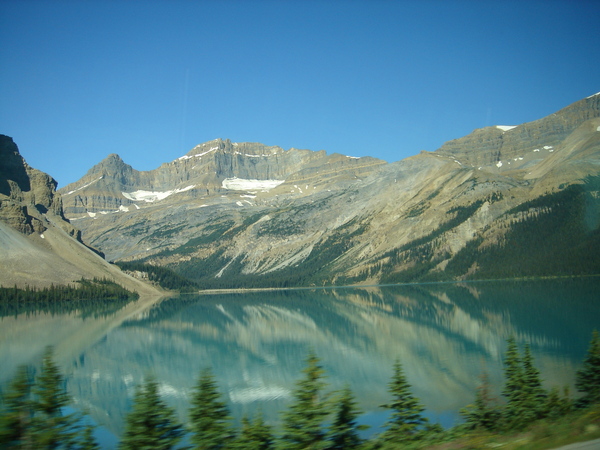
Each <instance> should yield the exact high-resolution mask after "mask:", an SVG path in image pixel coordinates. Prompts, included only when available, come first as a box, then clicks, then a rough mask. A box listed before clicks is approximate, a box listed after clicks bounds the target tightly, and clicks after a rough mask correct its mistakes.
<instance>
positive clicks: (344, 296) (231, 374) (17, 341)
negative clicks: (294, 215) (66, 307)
mask: <svg viewBox="0 0 600 450" xmlns="http://www.w3.org/2000/svg"><path fill="white" fill-rule="evenodd" d="M599 287H600V280H598V279H595V278H591V279H578V280H561V281H528V282H524V281H523V282H478V283H468V284H429V285H410V286H380V287H364V288H336V289H301V290H289V291H262V292H249V293H240V294H214V295H201V296H188V295H186V296H181V297H178V298H172V299H164V300H162V301H160V302H159V303H155V304H153V305H151V306H149V307H146V308H143V307H138V309H137V310H136V309H135V308H133V307H131V306H129V308H130V309H129V310H127V307H126V308H124V309H123V310H122V311H119V312H117V313H115V314H114V315H113V316H111V317H98V318H91V317H86V318H81V317H78V315H77V313H70V314H68V315H64V316H60V315H51V314H37V315H35V314H34V315H27V316H25V315H23V316H19V317H16V318H15V317H5V318H2V319H0V363H2V367H3V368H4V370H3V373H2V380H1V381H2V382H6V380H7V379H9V378H10V377H11V376H12V375H13V374H14V371H15V369H16V366H17V365H18V364H21V363H23V362H29V361H24V359H29V360H31V361H34V360H35V358H34V357H37V355H39V354H40V353H41V352H42V350H43V348H44V346H45V345H47V344H49V343H50V344H53V345H55V346H56V348H57V350H58V351H57V356H58V358H59V363H60V364H61V367H62V368H63V372H65V373H66V375H67V384H68V385H67V388H68V391H69V394H70V395H71V396H72V398H73V400H74V402H75V406H76V407H77V408H81V409H82V410H83V409H85V410H87V411H89V413H90V414H91V416H92V417H93V418H94V419H95V421H96V422H97V423H99V424H101V425H104V426H105V427H107V428H108V429H109V430H111V431H112V432H113V433H115V434H116V435H117V436H118V435H120V433H121V431H122V428H123V421H124V417H125V414H126V413H127V411H128V410H129V407H130V405H131V398H132V396H133V393H134V389H135V386H136V385H137V384H139V383H141V382H142V380H143V378H144V376H145V375H147V374H149V373H152V374H154V375H155V376H156V378H157V380H158V381H159V382H160V393H161V395H162V396H163V398H164V399H165V400H166V401H167V402H168V403H169V404H171V405H172V406H174V407H175V408H176V409H177V411H178V412H179V414H180V417H181V419H182V420H184V419H185V417H186V411H187V408H188V407H189V401H190V397H191V393H192V389H193V387H194V385H195V383H196V380H197V377H198V374H199V372H200V370H201V369H203V368H205V367H210V368H211V369H212V370H213V373H214V374H215V377H216V379H217V381H218V385H219V389H220V391H221V392H222V393H223V396H224V399H226V400H227V402H228V404H229V407H230V410H231V412H232V415H233V416H234V417H235V418H236V420H237V421H238V422H239V420H240V419H241V417H242V416H243V415H244V414H246V413H249V414H252V413H253V412H255V411H257V409H258V408H260V409H261V410H262V412H263V414H264V416H265V418H266V419H267V421H269V422H271V423H273V424H276V423H277V420H278V417H279V413H280V412H281V411H283V410H285V408H286V405H287V402H288V401H289V400H290V398H291V392H292V390H293V389H294V384H295V382H296V381H297V380H298V379H299V378H300V377H301V376H302V374H301V371H302V369H303V368H304V360H305V357H306V355H307V352H308V351H309V349H312V350H314V351H315V353H316V354H317V355H318V357H319V358H320V359H321V361H322V365H323V367H324V369H325V371H326V377H327V378H326V381H327V383H328V384H329V390H330V391H332V390H335V389H341V388H342V387H343V386H344V385H345V384H348V385H349V386H350V388H351V389H352V391H353V393H354V394H355V396H356V399H357V401H358V403H359V405H360V407H361V409H362V410H363V411H364V412H365V413H368V414H369V415H377V414H379V415H382V414H383V413H384V411H383V410H382V409H380V408H379V405H381V404H383V403H386V402H387V401H388V400H389V395H388V392H387V388H388V383H389V381H390V377H391V375H392V365H393V363H394V361H395V360H396V359H398V358H399V359H400V361H401V362H402V364H403V366H404V369H405V373H406V376H407V378H408V381H409V383H410V384H411V385H412V386H413V393H414V394H415V395H416V396H417V397H418V398H419V399H420V400H421V402H422V403H423V404H424V406H425V407H426V408H427V414H428V415H429V417H430V418H431V419H432V420H434V421H437V420H442V422H443V425H445V426H449V425H452V424H454V423H455V422H456V421H458V420H460V419H459V416H458V414H457V411H458V410H459V409H460V408H461V407H463V406H465V405H466V404H468V403H470V402H471V401H472V400H473V398H474V393H475V388H476V386H477V384H478V382H479V375H480V374H481V373H482V372H483V371H487V372H488V373H489V376H490V381H491V383H492V385H493V386H494V388H495V390H496V395H498V396H499V394H498V392H499V390H500V388H501V385H502V382H503V379H502V357H503V353H504V351H505V348H506V343H505V341H506V338H507V337H508V336H510V335H514V336H515V337H516V338H517V341H518V342H520V343H522V344H523V343H526V342H528V343H530V344H531V346H532V350H533V355H534V358H535V363H536V366H537V367H538V368H539V369H540V371H541V373H542V377H543V378H544V380H545V384H546V386H548V387H549V386H553V385H557V386H560V387H562V386H564V385H569V386H571V390H572V392H574V388H573V382H574V374H575V371H576V370H577V368H578V367H579V364H580V362H581V360H582V358H583V356H584V354H585V352H586V350H587V345H588V342H589V339H590V337H591V332H592V330H593V329H594V328H600V298H599V294H598V293H599V292H600V289H599ZM132 308H133V309H132ZM126 310H127V311H126ZM124 311H126V312H124ZM132 311H134V312H133V313H132ZM83 336H86V338H85V339H82V337H83ZM50 337H51V338H50ZM382 422H383V421H382ZM378 425H380V423H378V424H377V426H378ZM373 431H374V432H378V431H379V430H378V429H377V427H375V429H374V430H373Z"/></svg>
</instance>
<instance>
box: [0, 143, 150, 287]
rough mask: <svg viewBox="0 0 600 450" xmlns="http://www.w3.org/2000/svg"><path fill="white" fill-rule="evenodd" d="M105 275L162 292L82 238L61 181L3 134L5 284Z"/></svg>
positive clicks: (1, 270) (0, 187)
mask: <svg viewBox="0 0 600 450" xmlns="http://www.w3.org/2000/svg"><path fill="white" fill-rule="evenodd" d="M81 278H87V279H93V278H101V279H102V278H106V279H110V280H113V281H115V282H117V283H119V284H121V285H123V286H124V287H126V288H127V289H130V290H134V291H137V292H139V293H140V294H147V295H158V294H159V292H158V291H157V290H156V289H155V288H153V287H151V286H149V285H146V284H144V283H141V282H139V281H138V280H135V279H134V278H132V277H129V276H127V275H125V274H123V273H122V272H121V271H120V270H119V268H118V267H116V266H113V265H111V264H109V263H108V262H106V261H105V260H104V259H103V258H102V257H101V256H100V255H99V254H98V253H97V251H96V250H94V249H90V248H88V247H87V246H85V245H84V244H83V243H82V242H81V232H80V231H79V230H78V229H76V228H75V227H73V225H71V224H70V223H69V221H68V220H67V219H66V218H65V217H64V215H63V210H62V200H61V196H60V195H59V194H57V193H56V181H54V179H53V178H52V177H50V176H49V175H47V174H45V173H43V172H41V171H39V170H37V169H34V168H32V167H30V166H29V165H28V164H27V163H26V162H25V160H24V159H23V157H22V156H21V155H20V153H19V149H18V148H17V146H16V144H15V143H14V142H13V140H12V139H11V138H10V137H8V136H3V135H0V286H5V287H8V286H10V287H12V286H15V285H17V286H20V287H24V286H31V287H47V286H50V285H52V284H53V285H62V284H69V283H73V282H75V281H77V280H80V279H81Z"/></svg>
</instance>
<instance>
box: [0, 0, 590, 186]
mask: <svg viewBox="0 0 600 450" xmlns="http://www.w3.org/2000/svg"><path fill="white" fill-rule="evenodd" d="M599 24H600V2H599V1H577V0H569V1H553V0H545V1H528V0H521V1H514V2H513V1H501V0H497V1H485V0H483V1H475V0H472V1H471V0H469V1H452V0H443V1H433V0H432V1H428V0H421V1H417V0H415V1H378V0H369V1H367V0H365V1H353V0H338V1H333V0H332V1H320V0H304V1H300V0H296V1H294V0H287V1H286V0H281V1H267V0H265V1H260V0H244V1H241V0H240V1H227V0H222V1H216V0H215V1H192V0H179V1H178V0H174V1H173V0H172V1H166V0H164V1H142V0H137V1H133V0H130V1H109V0H102V1H101V0H87V1H79V0H78V1H62V0H53V1H41V0H40V1H33V0H18V1H16V0H2V1H0V98H1V101H0V133H2V134H6V135H9V136H11V137H13V138H14V139H15V142H16V143H17V145H18V146H19V148H20V150H21V154H22V155H23V156H24V157H25V159H26V160H27V161H28V162H29V164H30V165H32V166H33V167H35V168H38V169H40V170H43V171H45V172H47V173H49V174H50V175H52V176H53V177H54V178H55V179H56V180H57V181H58V182H59V185H60V186H65V185H66V184H68V183H71V182H73V181H76V180H78V179H79V178H80V177H82V176H83V175H84V174H85V172H86V171H87V170H88V169H89V168H91V167H92V166H93V165H94V164H96V163H98V162H100V161H101V160H102V159H103V158H105V157H106V156H107V155H108V154H110V153H118V154H119V155H121V157H122V158H123V159H124V160H125V162H127V163H129V164H131V165H132V166H133V167H134V168H136V169H138V170H150V169H154V168H156V167H158V166H159V165H160V164H161V163H163V162H168V161H172V160H173V159H175V158H177V157H179V156H182V155H183V154H185V153H187V152H188V151H189V150H190V149H191V148H192V147H193V146H194V145H196V144H199V143H202V142H205V141H208V140H211V139H215V138H218V137H220V138H224V139H226V138H228V139H231V140H232V141H237V142H243V141H250V142H262V143H264V144H267V145H278V146H281V147H283V148H285V149H289V148H291V147H296V148H306V149H310V150H322V149H323V150H326V151H327V152H328V153H334V152H338V153H343V154H347V155H351V156H365V155H369V156H375V157H379V158H382V159H385V160H386V161H390V162H391V161H397V160H400V159H403V158H406V157H408V156H411V155H414V154H416V153H418V152H419V151H420V150H429V151H433V150H436V149H437V148H439V147H440V146H441V145H442V144H443V143H444V142H445V141H447V140H451V139H455V138H458V137H461V136H464V135H466V134H468V133H470V132H471V131H472V130H474V129H475V128H480V127H484V126H488V125H516V124H520V123H523V122H528V121H532V120H535V119H538V118H541V117H543V116H546V115H548V114H551V113H553V112H555V111H557V110H558V109H560V108H562V107H564V106H567V105H569V104H570V103H573V102H575V101H577V100H580V99H582V98H584V97H587V96H589V95H592V94H595V93H596V92H598V91H600V25H599Z"/></svg>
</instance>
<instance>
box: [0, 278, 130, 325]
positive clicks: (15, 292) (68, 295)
mask: <svg viewBox="0 0 600 450" xmlns="http://www.w3.org/2000/svg"><path fill="white" fill-rule="evenodd" d="M138 298H139V294H138V293H137V292H130V291H128V290H127V289H125V288H123V287H122V286H120V285H118V284H117V283H115V282H113V281H110V280H106V279H99V278H94V279H93V280H85V279H81V280H79V281H78V282H77V285H76V286H69V285H66V286H50V287H46V288H41V289H37V288H31V287H26V288H24V289H20V288H17V287H16V286H15V287H11V288H6V287H1V286H0V316H7V315H15V314H21V313H24V312H28V311H43V312H55V311H63V312H64V311H68V310H70V309H78V310H80V311H82V312H83V313H84V314H85V312H86V310H87V309H89V310H90V311H95V312H94V313H95V314H96V315H97V314H102V313H103V312H106V313H110V312H113V311H114V309H115V308H116V309H119V308H121V307H122V306H124V305H125V304H126V303H127V302H129V301H131V300H137V299H138ZM99 304H103V305H104V306H105V307H104V308H98V306H99ZM103 309H104V311H102V310H103Z"/></svg>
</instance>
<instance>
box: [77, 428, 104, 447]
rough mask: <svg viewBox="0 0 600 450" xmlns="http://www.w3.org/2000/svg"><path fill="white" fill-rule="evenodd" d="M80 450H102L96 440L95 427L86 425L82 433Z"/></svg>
mask: <svg viewBox="0 0 600 450" xmlns="http://www.w3.org/2000/svg"><path fill="white" fill-rule="evenodd" d="M78 449H79V450H100V446H99V445H98V442H96V438H94V427H93V425H90V424H88V425H86V426H85V427H84V428H83V430H82V432H81V439H80V444H79V447H78Z"/></svg>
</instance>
